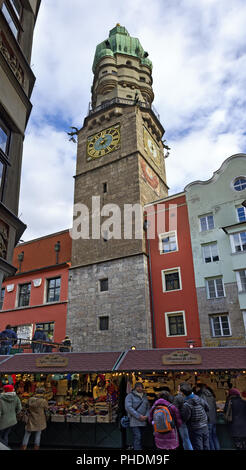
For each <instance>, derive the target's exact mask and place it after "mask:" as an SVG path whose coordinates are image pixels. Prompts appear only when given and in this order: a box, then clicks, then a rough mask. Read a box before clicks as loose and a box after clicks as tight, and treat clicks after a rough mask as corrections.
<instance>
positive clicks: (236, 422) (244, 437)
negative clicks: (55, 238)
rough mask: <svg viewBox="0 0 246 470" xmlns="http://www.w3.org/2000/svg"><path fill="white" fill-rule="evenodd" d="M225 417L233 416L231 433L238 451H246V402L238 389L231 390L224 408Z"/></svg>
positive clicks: (230, 423) (229, 424) (230, 427)
mask: <svg viewBox="0 0 246 470" xmlns="http://www.w3.org/2000/svg"><path fill="white" fill-rule="evenodd" d="M224 413H225V415H227V413H228V414H230V415H231V421H229V422H228V427H229V432H230V435H231V437H232V440H233V443H234V445H235V447H236V449H237V450H242V449H243V450H246V401H245V400H243V399H242V398H241V394H240V391H239V390H238V389H237V388H231V389H230V390H229V392H228V398H227V400H226V404H225V407H224Z"/></svg>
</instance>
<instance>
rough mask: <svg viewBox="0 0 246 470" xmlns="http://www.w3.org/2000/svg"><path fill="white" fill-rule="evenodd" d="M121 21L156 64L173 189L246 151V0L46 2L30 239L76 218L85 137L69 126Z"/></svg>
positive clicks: (30, 136) (41, 20) (26, 203)
mask: <svg viewBox="0 0 246 470" xmlns="http://www.w3.org/2000/svg"><path fill="white" fill-rule="evenodd" d="M116 23H120V24H121V25H123V26H125V27H126V28H127V30H128V32H129V33H130V35H131V36H133V37H137V38H139V40H140V42H141V44H142V46H143V48H144V49H145V50H146V51H148V52H149V58H150V60H151V61H152V63H153V89H154V93H155V100H154V103H153V104H154V105H155V107H156V108H157V110H158V112H159V114H160V119H161V123H162V125H163V127H164V128H165V130H166V133H165V138H166V140H167V143H168V144H169V146H170V147H171V153H170V157H169V158H168V159H167V160H166V166H167V183H168V185H169V187H170V191H169V194H174V193H176V192H179V191H182V190H183V188H184V186H185V185H186V184H188V183H190V182H191V181H194V180H197V179H202V180H206V179H208V178H210V177H211V176H212V174H213V172H214V171H216V170H217V169H218V168H219V167H220V165H221V164H222V162H223V161H224V160H225V159H226V158H228V157H229V156H231V155H233V154H235V153H240V152H246V113H245V108H246V106H245V101H246V93H245V88H246V86H245V85H246V41H245V24H246V2H245V0H233V2H232V1H231V0H148V1H147V0H123V1H122V2H117V1H116V0H104V1H103V2H101V1H99V0H69V2H68V1H67V0H59V1H58V0H42V1H41V7H40V11H39V16H38V20H37V24H36V29H35V34H34V43H33V54H32V61H31V64H32V70H33V72H34V74H35V76H36V84H35V87H34V91H33V95H32V103H33V110H32V114H31V118H30V120H29V124H28V127H27V132H26V137H25V142H24V154H23V166H22V183H21V195H20V205H19V215H20V217H21V219H22V220H23V222H25V223H26V224H27V225H28V228H27V230H26V232H25V233H24V235H23V237H22V238H23V239H24V240H25V241H27V240H30V239H32V238H36V237H40V236H43V235H46V234H49V233H53V232H56V231H59V230H63V229H66V228H69V227H71V225H72V213H73V191H74V179H73V175H74V174H75V161H76V144H74V143H73V142H69V138H68V136H67V134H66V132H67V131H69V130H70V126H76V127H78V128H81V127H82V125H83V120H84V118H85V116H86V115H87V111H88V104H89V101H90V98H91V97H90V88H91V85H92V80H93V74H92V69H91V68H92V62H93V58H94V53H95V48H96V46H97V44H99V43H100V42H102V41H103V40H105V39H106V38H107V37H108V33H109V30H110V29H112V28H113V27H114V26H115V25H116Z"/></svg>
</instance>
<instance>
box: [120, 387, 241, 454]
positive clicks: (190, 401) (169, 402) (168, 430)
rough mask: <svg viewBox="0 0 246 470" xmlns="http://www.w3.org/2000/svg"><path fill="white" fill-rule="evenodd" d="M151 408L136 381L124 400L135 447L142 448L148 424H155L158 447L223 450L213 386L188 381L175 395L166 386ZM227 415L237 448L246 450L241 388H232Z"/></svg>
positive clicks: (228, 398) (227, 402) (225, 411)
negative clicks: (194, 384) (217, 422)
mask: <svg viewBox="0 0 246 470" xmlns="http://www.w3.org/2000/svg"><path fill="white" fill-rule="evenodd" d="M166 389H167V390H164V391H163V392H161V393H160V395H159V397H158V399H157V400H156V401H155V402H154V404H153V406H152V407H151V408H150V405H149V402H148V398H147V395H146V394H145V393H144V387H143V384H142V382H137V383H136V384H135V387H134V389H133V390H132V391H131V392H130V393H128V395H127V396H126V399H125V409H126V412H127V415H128V417H129V426H130V428H131V430H132V435H133V449H134V450H142V448H143V433H144V430H145V428H146V426H147V424H148V423H149V424H151V425H152V426H153V432H154V442H155V446H156V448H157V449H165V450H171V449H177V448H178V447H182V448H183V449H184V450H220V443H219V440H218V437H217V432H216V421H217V408H216V399H215V395H214V393H213V391H212V389H211V388H209V387H207V386H206V385H205V384H199V385H198V386H197V387H195V388H193V387H192V385H190V384H189V383H187V382H185V383H182V384H180V386H179V387H178V391H177V394H176V395H175V396H172V395H171V394H170V390H169V389H168V387H166ZM224 414H225V417H226V421H227V423H228V427H229V432H230V435H231V437H232V440H233V443H234V446H235V448H236V449H246V401H245V400H243V399H242V398H241V395H240V391H239V390H238V389H236V388H232V387H231V388H230V389H229V391H228V396H227V400H226V404H225V407H224Z"/></svg>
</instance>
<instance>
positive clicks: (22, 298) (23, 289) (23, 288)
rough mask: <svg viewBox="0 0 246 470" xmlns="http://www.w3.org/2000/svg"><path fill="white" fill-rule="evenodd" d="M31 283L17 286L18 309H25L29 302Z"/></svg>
mask: <svg viewBox="0 0 246 470" xmlns="http://www.w3.org/2000/svg"><path fill="white" fill-rule="evenodd" d="M30 293H31V283H30V282H29V283H28V284H21V285H19V299H18V307H26V306H28V305H29V302H30Z"/></svg>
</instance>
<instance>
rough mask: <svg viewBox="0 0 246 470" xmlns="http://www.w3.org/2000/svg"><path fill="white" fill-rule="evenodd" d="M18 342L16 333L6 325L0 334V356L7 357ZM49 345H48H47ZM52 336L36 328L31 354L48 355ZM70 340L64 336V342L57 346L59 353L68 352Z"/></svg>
mask: <svg viewBox="0 0 246 470" xmlns="http://www.w3.org/2000/svg"><path fill="white" fill-rule="evenodd" d="M17 342H18V337H17V334H16V332H15V331H14V330H13V328H12V327H11V325H7V326H6V328H5V329H4V330H3V331H1V332H0V355H9V354H11V350H12V348H13V346H15V345H16V344H17ZM49 343H50V344H49ZM52 343H53V335H52V333H47V334H46V333H45V331H44V330H43V328H42V327H41V326H37V328H36V330H35V333H34V335H33V337H32V341H31V348H32V352H33V353H49V352H52V351H53V349H54V345H53V344H52ZM71 350H72V349H71V340H70V339H69V337H68V336H65V338H64V340H63V341H62V343H61V344H60V346H59V351H60V352H70V351H71Z"/></svg>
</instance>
